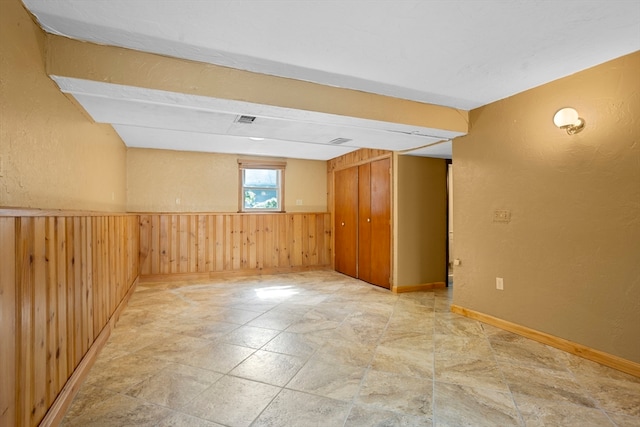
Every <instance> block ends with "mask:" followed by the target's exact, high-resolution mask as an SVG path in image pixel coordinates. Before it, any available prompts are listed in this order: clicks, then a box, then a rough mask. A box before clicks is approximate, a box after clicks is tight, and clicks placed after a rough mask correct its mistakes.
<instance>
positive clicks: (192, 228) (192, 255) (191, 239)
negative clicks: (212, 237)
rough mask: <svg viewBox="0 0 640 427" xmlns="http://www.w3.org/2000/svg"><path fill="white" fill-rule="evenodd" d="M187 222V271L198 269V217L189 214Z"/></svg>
mask: <svg viewBox="0 0 640 427" xmlns="http://www.w3.org/2000/svg"><path fill="white" fill-rule="evenodd" d="M187 219H188V220H189V221H188V224H189V232H188V233H187V239H188V241H187V244H188V245H189V266H188V269H187V272H188V273H195V272H197V271H198V217H197V216H196V215H189V216H188V217H187Z"/></svg>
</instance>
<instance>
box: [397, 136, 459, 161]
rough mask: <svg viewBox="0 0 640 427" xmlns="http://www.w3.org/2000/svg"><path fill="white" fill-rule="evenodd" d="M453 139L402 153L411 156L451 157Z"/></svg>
mask: <svg viewBox="0 0 640 427" xmlns="http://www.w3.org/2000/svg"><path fill="white" fill-rule="evenodd" d="M451 145H452V143H451V140H447V141H441V142H436V143H435V144H431V145H429V146H426V147H422V148H418V149H417V150H410V151H407V152H404V153H402V154H406V155H409V156H421V157H436V158H440V159H451V157H452V155H451V148H452V147H451Z"/></svg>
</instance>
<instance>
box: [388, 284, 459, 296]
mask: <svg viewBox="0 0 640 427" xmlns="http://www.w3.org/2000/svg"><path fill="white" fill-rule="evenodd" d="M446 287H447V284H446V283H444V282H433V283H422V284H419V285H408V286H394V287H393V288H392V291H393V293H395V294H400V293H403V292H419V291H430V290H433V289H444V288H446Z"/></svg>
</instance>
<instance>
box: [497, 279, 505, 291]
mask: <svg viewBox="0 0 640 427" xmlns="http://www.w3.org/2000/svg"><path fill="white" fill-rule="evenodd" d="M496 289H498V290H499V291H504V279H503V278H502V277H496Z"/></svg>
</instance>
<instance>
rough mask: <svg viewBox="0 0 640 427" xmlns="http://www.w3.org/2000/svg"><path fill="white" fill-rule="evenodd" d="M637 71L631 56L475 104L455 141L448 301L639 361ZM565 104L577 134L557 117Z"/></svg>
mask: <svg viewBox="0 0 640 427" xmlns="http://www.w3.org/2000/svg"><path fill="white" fill-rule="evenodd" d="M638 75H640V53H635V54H632V55H629V56H626V57H623V58H619V59H617V60H614V61H611V62H609V63H605V64H603V65H600V66H597V67H594V68H592V69H589V70H586V71H583V72H580V73H577V74H575V75H572V76H569V77H566V78H563V79H560V80H557V81H555V82H552V83H549V84H547V85H544V86H541V87H538V88H535V89H532V90H529V91H527V92H524V93H521V94H518V95H515V96H513V97H510V98H507V99H504V100H502V101H498V102H495V103H493V104H490V105H488V106H485V107H483V108H479V109H477V110H474V111H472V112H471V115H470V118H471V132H470V134H469V135H467V136H466V137H461V138H458V139H456V140H455V141H454V143H453V167H454V175H455V179H454V224H455V233H456V236H455V241H456V244H455V246H454V254H453V255H454V257H455V258H460V259H461V260H462V265H461V266H459V267H455V271H454V304H457V305H459V306H462V307H465V308H470V309H473V310H476V311H479V312H482V313H486V314H490V315H492V316H495V317H498V318H501V319H505V320H508V321H511V322H515V323H518V324H521V325H524V326H526V327H529V328H533V329H535V330H538V331H542V332H545V333H548V334H551V335H554V336H558V337H561V338H564V339H568V340H570V341H574V342H577V343H579V344H583V345H586V346H588V347H591V348H595V349H598V350H601V351H605V352H608V353H611V354H614V355H617V356H620V357H623V358H625V359H628V360H632V361H635V362H640V345H639V341H638V339H639V337H640V143H638V141H640V123H639V120H640V79H639V78H638ZM564 106H572V107H574V108H576V109H577V110H578V112H579V113H580V115H581V117H583V118H584V119H585V120H586V124H587V125H586V128H585V130H584V131H583V132H582V133H580V134H578V135H574V136H569V135H567V134H566V133H565V132H564V131H562V130H560V129H558V128H556V127H555V126H554V125H553V122H552V117H553V114H554V113H555V111H556V110H558V109H559V108H561V107H564ZM496 209H506V210H510V211H511V215H512V218H511V222H510V223H508V224H504V223H495V222H493V213H494V210H496ZM496 277H503V278H504V291H498V290H496V286H495V279H496Z"/></svg>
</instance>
